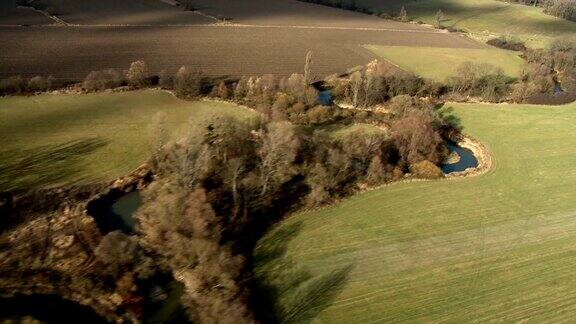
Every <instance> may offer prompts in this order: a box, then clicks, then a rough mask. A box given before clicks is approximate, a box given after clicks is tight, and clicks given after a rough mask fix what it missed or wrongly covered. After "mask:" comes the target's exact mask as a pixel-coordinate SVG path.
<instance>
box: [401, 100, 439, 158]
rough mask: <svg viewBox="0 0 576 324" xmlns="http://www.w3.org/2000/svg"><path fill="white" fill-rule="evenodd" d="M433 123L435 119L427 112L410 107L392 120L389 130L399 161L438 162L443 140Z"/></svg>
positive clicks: (435, 122)
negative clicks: (399, 116) (398, 154)
mask: <svg viewBox="0 0 576 324" xmlns="http://www.w3.org/2000/svg"><path fill="white" fill-rule="evenodd" d="M435 124H437V121H436V120H435V119H434V118H433V116H432V115H431V114H430V113H429V112H427V111H422V110H419V109H411V110H409V111H408V112H406V113H405V114H404V115H403V116H402V117H401V118H399V119H396V120H394V122H393V123H392V127H391V129H390V131H391V133H392V140H393V141H394V144H395V146H396V148H397V149H398V152H399V153H400V158H401V162H404V163H406V164H408V165H410V164H415V163H418V162H420V161H422V160H429V161H433V162H435V163H438V162H440V160H441V158H442V152H443V148H444V144H443V143H444V142H443V141H442V138H441V137H440V134H439V133H438V131H437V130H436V128H435Z"/></svg>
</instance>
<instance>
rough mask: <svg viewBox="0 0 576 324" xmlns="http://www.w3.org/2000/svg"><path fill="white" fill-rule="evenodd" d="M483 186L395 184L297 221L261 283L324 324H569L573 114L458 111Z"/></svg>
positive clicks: (520, 109) (570, 110) (573, 300)
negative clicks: (475, 144)
mask: <svg viewBox="0 0 576 324" xmlns="http://www.w3.org/2000/svg"><path fill="white" fill-rule="evenodd" d="M449 106H453V107H454V108H455V113H456V114H457V115H458V116H459V117H460V118H461V119H462V124H463V126H464V130H465V132H467V133H469V134H471V135H473V136H474V137H476V138H478V139H479V140H481V141H482V142H483V143H485V144H486V145H487V146H488V147H489V149H490V150H491V151H492V152H493V155H494V158H495V165H494V168H493V169H492V170H491V171H490V172H489V173H488V174H485V175H482V176H479V177H475V178H468V179H458V180H452V181H434V182H414V183H402V184H395V185H392V186H389V187H384V188H381V189H378V190H374V191H370V192H366V193H362V194H358V195H356V196H353V197H352V198H350V199H347V200H345V201H343V202H341V203H338V204H335V205H333V206H331V207H328V208H325V209H322V210H318V211H310V212H304V213H299V214H296V215H293V216H291V217H289V218H288V219H287V220H285V221H284V222H282V223H281V224H280V225H279V226H277V227H276V228H275V229H274V230H272V231H271V232H270V233H269V234H268V235H266V237H264V238H263V239H262V240H261V241H260V242H259V244H258V247H257V249H256V254H255V260H256V264H257V267H256V273H257V275H258V276H259V277H260V278H266V281H265V282H266V283H267V284H268V285H269V286H268V288H270V287H271V290H268V291H269V292H271V296H272V297H271V298H274V297H273V296H274V295H275V294H277V295H278V296H279V297H280V300H281V304H282V305H283V306H284V307H285V308H286V310H285V312H289V311H290V310H292V311H294V312H289V313H290V314H291V316H292V318H294V317H296V318H298V319H305V320H310V319H313V322H314V323H383V322H417V323H418V322H420V323H426V322H453V323H465V322H523V321H533V322H569V321H571V320H572V317H573V314H574V313H576V276H574V271H573V270H574V268H575V267H576V251H575V250H574V246H575V244H576V218H575V216H576V191H574V187H575V186H576V172H574V165H576V139H575V138H574V125H573V120H574V119H575V118H576V105H575V104H572V105H569V106H564V107H542V106H528V105H483V104H451V105H449Z"/></svg>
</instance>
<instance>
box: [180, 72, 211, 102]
mask: <svg viewBox="0 0 576 324" xmlns="http://www.w3.org/2000/svg"><path fill="white" fill-rule="evenodd" d="M204 85H205V79H204V77H203V75H202V73H200V72H199V71H194V70H191V69H190V68H188V67H186V66H182V67H181V68H180V69H179V70H178V72H176V75H175V76H174V91H175V93H176V95H177V96H179V97H183V98H195V97H198V96H200V95H201V94H202V91H203V88H204Z"/></svg>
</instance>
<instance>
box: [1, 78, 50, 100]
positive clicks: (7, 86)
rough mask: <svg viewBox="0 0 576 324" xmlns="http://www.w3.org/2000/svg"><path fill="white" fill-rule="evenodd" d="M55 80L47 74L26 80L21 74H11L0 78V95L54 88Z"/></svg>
mask: <svg viewBox="0 0 576 324" xmlns="http://www.w3.org/2000/svg"><path fill="white" fill-rule="evenodd" d="M55 81H56V80H55V79H54V78H53V77H52V76H49V77H47V78H44V77H42V76H38V75H37V76H35V77H33V78H30V79H29V80H26V79H24V78H22V77H21V76H19V75H18V76H13V77H9V78H6V79H2V80H0V95H10V94H25V93H37V92H43V91H49V90H52V89H54V86H55V83H56V82H55Z"/></svg>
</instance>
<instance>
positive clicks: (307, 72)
mask: <svg viewBox="0 0 576 324" xmlns="http://www.w3.org/2000/svg"><path fill="white" fill-rule="evenodd" d="M304 82H306V85H309V84H310V83H312V51H308V53H306V63H305V64H304Z"/></svg>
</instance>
